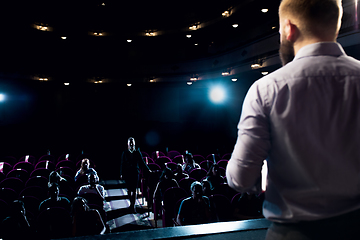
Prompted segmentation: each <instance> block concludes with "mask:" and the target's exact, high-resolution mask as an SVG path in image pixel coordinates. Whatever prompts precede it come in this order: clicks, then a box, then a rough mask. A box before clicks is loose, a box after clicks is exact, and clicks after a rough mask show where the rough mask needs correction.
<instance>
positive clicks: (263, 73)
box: [261, 72, 269, 76]
mask: <svg viewBox="0 0 360 240" xmlns="http://www.w3.org/2000/svg"><path fill="white" fill-rule="evenodd" d="M261 74H262V75H264V76H265V75H268V74H269V72H261Z"/></svg>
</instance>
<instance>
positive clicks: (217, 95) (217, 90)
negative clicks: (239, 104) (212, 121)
mask: <svg viewBox="0 0 360 240" xmlns="http://www.w3.org/2000/svg"><path fill="white" fill-rule="evenodd" d="M210 99H211V101H212V102H214V103H220V102H222V101H224V99H225V90H224V89H223V88H222V87H219V86H217V87H214V88H212V89H211V91H210Z"/></svg>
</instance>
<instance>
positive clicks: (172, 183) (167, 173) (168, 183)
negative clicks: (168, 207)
mask: <svg viewBox="0 0 360 240" xmlns="http://www.w3.org/2000/svg"><path fill="white" fill-rule="evenodd" d="M171 187H179V184H178V182H177V181H176V180H175V179H174V174H173V172H172V170H171V169H170V168H165V169H164V170H163V171H162V173H161V176H160V179H159V181H158V183H157V185H156V188H155V191H154V194H153V199H154V200H155V204H156V206H157V209H160V204H161V201H162V200H163V197H164V192H165V191H166V190H167V189H169V188H171Z"/></svg>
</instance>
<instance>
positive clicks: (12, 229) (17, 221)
mask: <svg viewBox="0 0 360 240" xmlns="http://www.w3.org/2000/svg"><path fill="white" fill-rule="evenodd" d="M10 212H11V213H10V216H8V217H7V218H5V219H4V220H3V221H2V223H1V225H0V233H1V236H0V237H1V238H2V239H4V240H6V239H27V238H31V236H32V235H33V232H32V230H31V227H30V224H29V222H28V220H27V218H26V214H25V207H24V203H23V202H22V201H20V200H15V201H14V202H12V204H11V207H10Z"/></svg>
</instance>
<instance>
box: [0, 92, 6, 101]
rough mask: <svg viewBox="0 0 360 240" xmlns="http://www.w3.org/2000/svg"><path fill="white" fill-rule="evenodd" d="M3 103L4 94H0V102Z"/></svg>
mask: <svg viewBox="0 0 360 240" xmlns="http://www.w3.org/2000/svg"><path fill="white" fill-rule="evenodd" d="M3 101H5V94H2V93H0V102H3Z"/></svg>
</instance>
